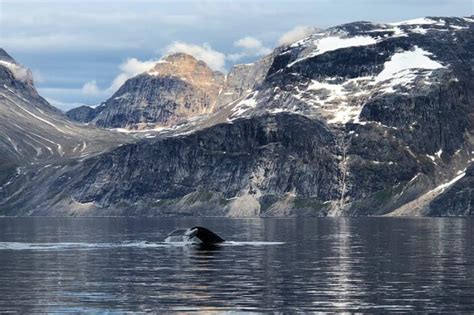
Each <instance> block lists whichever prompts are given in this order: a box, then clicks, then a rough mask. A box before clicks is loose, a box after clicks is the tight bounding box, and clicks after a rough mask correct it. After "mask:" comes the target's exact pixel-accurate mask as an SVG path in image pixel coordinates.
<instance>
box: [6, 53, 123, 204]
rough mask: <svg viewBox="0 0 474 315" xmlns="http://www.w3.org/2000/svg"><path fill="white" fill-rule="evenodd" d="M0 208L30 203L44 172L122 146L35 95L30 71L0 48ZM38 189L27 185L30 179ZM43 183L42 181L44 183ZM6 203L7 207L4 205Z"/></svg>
mask: <svg viewBox="0 0 474 315" xmlns="http://www.w3.org/2000/svg"><path fill="white" fill-rule="evenodd" d="M0 135H1V136H0V152H1V154H0V208H1V209H2V210H3V209H7V208H9V207H15V206H19V204H22V203H23V202H25V201H26V200H25V199H28V198H30V200H28V202H32V203H34V202H35V200H36V197H38V196H40V195H41V192H42V190H43V189H45V187H43V186H41V178H43V176H45V177H46V178H47V177H48V176H49V175H48V172H47V169H48V168H51V167H56V168H60V167H61V165H64V164H67V163H70V161H71V160H76V159H79V160H80V159H84V158H86V157H89V156H93V155H95V154H99V153H102V152H104V151H107V150H109V149H111V148H113V147H115V146H117V145H119V144H121V143H125V142H126V141H125V139H124V136H123V135H112V134H110V133H108V132H106V131H103V130H100V129H97V128H85V127H83V126H80V125H78V124H76V123H74V122H71V121H69V120H68V119H67V118H66V117H65V116H64V115H63V114H62V113H61V111H59V110H58V109H56V108H54V107H53V106H51V105H50V104H49V103H48V102H47V101H46V100H45V99H43V98H42V97H41V96H39V94H38V92H37V91H36V88H35V87H34V84H33V76H32V74H31V71H30V70H29V69H27V68H25V67H23V66H22V65H20V64H18V63H17V62H16V61H15V60H14V59H13V58H12V57H11V56H9V55H8V53H7V52H6V51H5V50H3V49H0ZM35 176H36V178H37V179H38V186H36V187H35V186H33V185H30V184H31V183H32V182H33V178H34V177H35ZM43 180H44V178H43ZM7 204H8V206H7Z"/></svg>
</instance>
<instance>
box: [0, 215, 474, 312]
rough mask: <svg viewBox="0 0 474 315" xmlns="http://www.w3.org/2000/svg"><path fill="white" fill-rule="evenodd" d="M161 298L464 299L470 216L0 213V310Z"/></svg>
mask: <svg viewBox="0 0 474 315" xmlns="http://www.w3.org/2000/svg"><path fill="white" fill-rule="evenodd" d="M195 224H200V225H204V226H207V227H209V228H211V229H212V230H214V231H216V232H218V233H219V234H220V235H221V236H223V237H224V238H226V239H228V240H231V241H233V242H232V243H230V244H228V245H224V246H221V247H218V248H215V249H213V250H211V249H208V250H202V249H199V248H196V247H193V246H178V245H176V246H171V245H169V244H163V243H161V241H162V239H163V238H164V237H165V235H166V234H167V233H168V232H169V231H171V230H173V229H175V228H178V227H188V226H192V225H195ZM280 242H282V243H280ZM160 310H176V311H190V310H202V311H226V310H234V311H272V310H281V311H289V312H294V311H310V310H320V311H366V312H386V311H407V312H413V311H442V312H460V311H466V312H467V311H474V220H472V219H471V220H470V219H390V218H365V219H362V218H361V219H242V220H235V219H234V220H233V219H149V218H143V219H138V218H137V219H133V218H132V219H130V218H127V219H125V218H87V219H82V218H81V219H79V218H76V219H72V218H71V219H55V218H14V219H12V218H0V312H2V313H3V312H5V311H19V312H23V313H31V312H59V313H65V312H84V311H86V312H89V311H90V312H109V313H121V312H127V311H133V312H141V311H142V312H147V311H160Z"/></svg>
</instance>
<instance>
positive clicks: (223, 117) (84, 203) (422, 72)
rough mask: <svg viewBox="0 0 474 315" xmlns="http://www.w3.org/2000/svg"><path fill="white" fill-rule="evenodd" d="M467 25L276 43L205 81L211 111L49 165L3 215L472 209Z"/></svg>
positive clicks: (383, 29) (415, 23) (378, 28)
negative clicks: (211, 94)
mask: <svg viewBox="0 0 474 315" xmlns="http://www.w3.org/2000/svg"><path fill="white" fill-rule="evenodd" d="M473 22H474V19H473V18H472V17H467V18H442V17H429V18H423V19H417V20H412V21H405V22H401V23H394V24H374V23H370V22H355V23H349V24H345V25H341V26H337V27H334V28H331V29H328V30H323V31H319V32H317V33H315V34H312V35H310V36H309V37H307V38H305V39H303V40H301V41H298V42H296V43H294V44H291V45H288V46H284V47H279V48H277V49H276V50H275V51H274V52H273V53H272V54H271V55H270V56H267V57H265V58H263V59H262V60H260V61H258V62H256V63H254V64H253V65H247V66H246V65H244V66H237V67H235V68H234V69H233V70H232V71H231V72H230V73H229V74H228V75H227V78H224V79H223V81H218V80H217V81H213V82H220V84H221V88H222V91H221V92H220V93H218V96H217V97H216V98H215V103H214V106H215V109H214V110H213V111H211V112H209V113H206V114H205V115H197V116H194V114H192V115H189V116H188V117H186V118H185V119H183V120H182V121H180V122H179V123H174V122H173V123H172V124H170V125H168V126H167V128H165V129H161V130H155V131H153V130H147V131H146V132H140V133H134V134H132V135H128V136H129V137H132V138H131V139H130V138H127V139H129V140H128V141H130V142H128V143H125V144H123V145H121V146H120V147H117V148H115V149H114V148H112V149H110V150H106V151H104V152H101V153H100V154H96V155H93V156H90V157H87V158H85V159H82V160H75V161H74V163H70V164H68V165H59V167H57V168H51V169H49V168H48V169H46V171H45V172H46V173H47V174H48V180H47V182H45V183H43V185H45V186H47V187H49V188H48V190H47V192H45V193H43V194H42V195H41V196H40V197H37V198H35V199H34V200H35V203H34V204H32V203H31V202H29V201H28V200H25V199H24V198H21V194H20V195H18V196H16V197H11V196H10V195H9V194H11V193H12V191H11V190H10V191H9V192H7V193H6V194H5V196H7V198H10V199H9V200H10V201H9V202H4V203H3V208H4V209H5V210H4V214H19V213H23V214H25V213H26V214H36V215H51V214H54V215H70V214H74V215H117V214H118V215H165V216H168V215H225V216H328V215H329V216H366V215H470V214H472V211H471V210H470V209H471V205H472V203H473V198H472V188H473V187H472V173H473V172H472V166H471V165H472V163H473V162H474V157H473V156H474V147H473V145H474V142H473V137H472V133H473V124H474V115H473V114H474V113H473V109H474V106H473V104H474V94H473V91H474V86H473V82H474V80H473V78H474V69H473V65H474V54H473V51H474V46H473V45H474V44H473V37H474V32H473V27H474V26H473ZM158 71H163V73H168V74H169V73H170V72H166V69H163V68H162V69H161V70H160V69H158ZM170 71H171V70H170ZM231 74H233V76H234V77H232V75H231ZM144 75H147V76H150V75H149V74H144ZM144 75H139V76H138V77H136V78H132V79H130V80H129V82H130V81H132V82H135V83H134V84H136V85H137V86H144V85H146V84H149V83H145V82H151V81H150V80H149V79H144V78H141V77H142V76H144ZM166 78H168V79H166V80H168V82H171V81H170V80H171V79H170V77H169V76H166ZM247 78H249V79H247ZM161 79H163V82H162V81H160V82H158V83H159V84H160V86H163V84H164V78H160V80H161ZM188 79H189V78H188ZM140 80H143V81H140ZM181 81H183V82H185V81H184V80H181ZM226 82H227V83H226ZM154 83H157V82H154ZM170 84H178V83H176V82H174V83H170ZM179 84H184V83H182V82H181V83H179ZM226 84H227V86H226ZM222 86H223V87H222ZM122 88H123V90H122V91H121V94H117V93H119V91H120V90H119V91H118V92H117V93H116V94H117V95H119V96H120V95H123V94H124V93H126V92H125V91H133V88H132V86H131V85H130V83H128V84H127V83H126V84H125V85H124V86H123V87H122ZM122 88H121V89H122ZM171 90H172V89H171ZM171 90H170V89H169V86H166V89H165V91H164V92H163V91H162V92H163V93H164V95H165V96H169V91H171ZM219 90H220V89H219ZM224 91H225V92H224ZM225 93H228V94H225ZM157 95H160V97H164V96H163V95H161V92H160V93H158V92H157ZM219 95H221V96H219ZM223 95H225V97H227V98H226V99H224V98H223ZM119 96H116V97H119ZM219 97H221V98H219ZM171 99H172V98H171ZM173 102H174V100H173ZM122 105H123V106H124V107H126V105H127V103H126V102H125V101H124V102H123V104H122ZM122 105H120V106H122ZM129 105H130V106H131V107H132V108H134V107H135V105H136V104H135V103H133V102H131V103H129ZM110 106H111V105H110ZM160 106H162V104H161V105H160ZM206 108H207V107H206ZM161 109H162V107H160V110H161ZM85 114H86V115H87V113H86V112H85ZM173 115H174V113H173ZM154 117H157V116H154ZM170 117H171V116H170ZM94 119H95V118H94ZM124 119H125V120H128V119H130V118H129V117H128V116H125V118H124ZM111 121H113V119H112V120H111ZM118 121H120V120H118ZM109 127H110V126H109ZM112 127H113V126H112ZM115 134H117V133H115ZM28 176H29V181H30V185H29V187H34V185H38V184H39V181H40V180H44V177H38V176H37V175H36V174H35V173H29V174H28ZM11 179H12V178H8V180H11ZM16 182H17V180H16V179H13V181H12V183H11V184H9V185H16ZM0 184H1V182H0ZM10 187H13V186H10ZM30 191H32V190H31V189H30ZM11 200H16V202H11ZM25 211H26V212H25Z"/></svg>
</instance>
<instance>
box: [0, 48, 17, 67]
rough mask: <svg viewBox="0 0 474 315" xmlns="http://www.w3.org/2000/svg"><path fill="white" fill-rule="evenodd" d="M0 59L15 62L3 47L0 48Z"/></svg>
mask: <svg viewBox="0 0 474 315" xmlns="http://www.w3.org/2000/svg"><path fill="white" fill-rule="evenodd" d="M0 61H6V62H10V63H15V64H16V61H15V59H13V57H12V56H10V55H9V54H8V53H7V52H6V51H5V49H3V48H0Z"/></svg>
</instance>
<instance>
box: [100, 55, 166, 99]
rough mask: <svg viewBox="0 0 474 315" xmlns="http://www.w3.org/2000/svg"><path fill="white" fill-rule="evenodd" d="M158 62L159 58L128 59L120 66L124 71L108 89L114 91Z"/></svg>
mask: <svg viewBox="0 0 474 315" xmlns="http://www.w3.org/2000/svg"><path fill="white" fill-rule="evenodd" d="M157 62H158V60H145V61H141V60H138V59H137V58H129V59H127V60H126V61H125V62H123V63H122V64H121V65H120V66H119V68H120V70H121V71H122V72H121V73H120V74H119V75H117V76H116V77H115V79H114V80H113V81H112V83H111V84H110V87H109V88H108V89H107V90H108V91H109V92H110V93H114V92H115V91H117V90H118V88H120V87H121V86H122V84H124V83H125V81H127V80H128V79H130V78H132V77H134V76H136V75H139V74H140V73H143V72H146V71H148V70H150V69H151V68H153V66H154V65H155V64H156V63H157Z"/></svg>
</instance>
